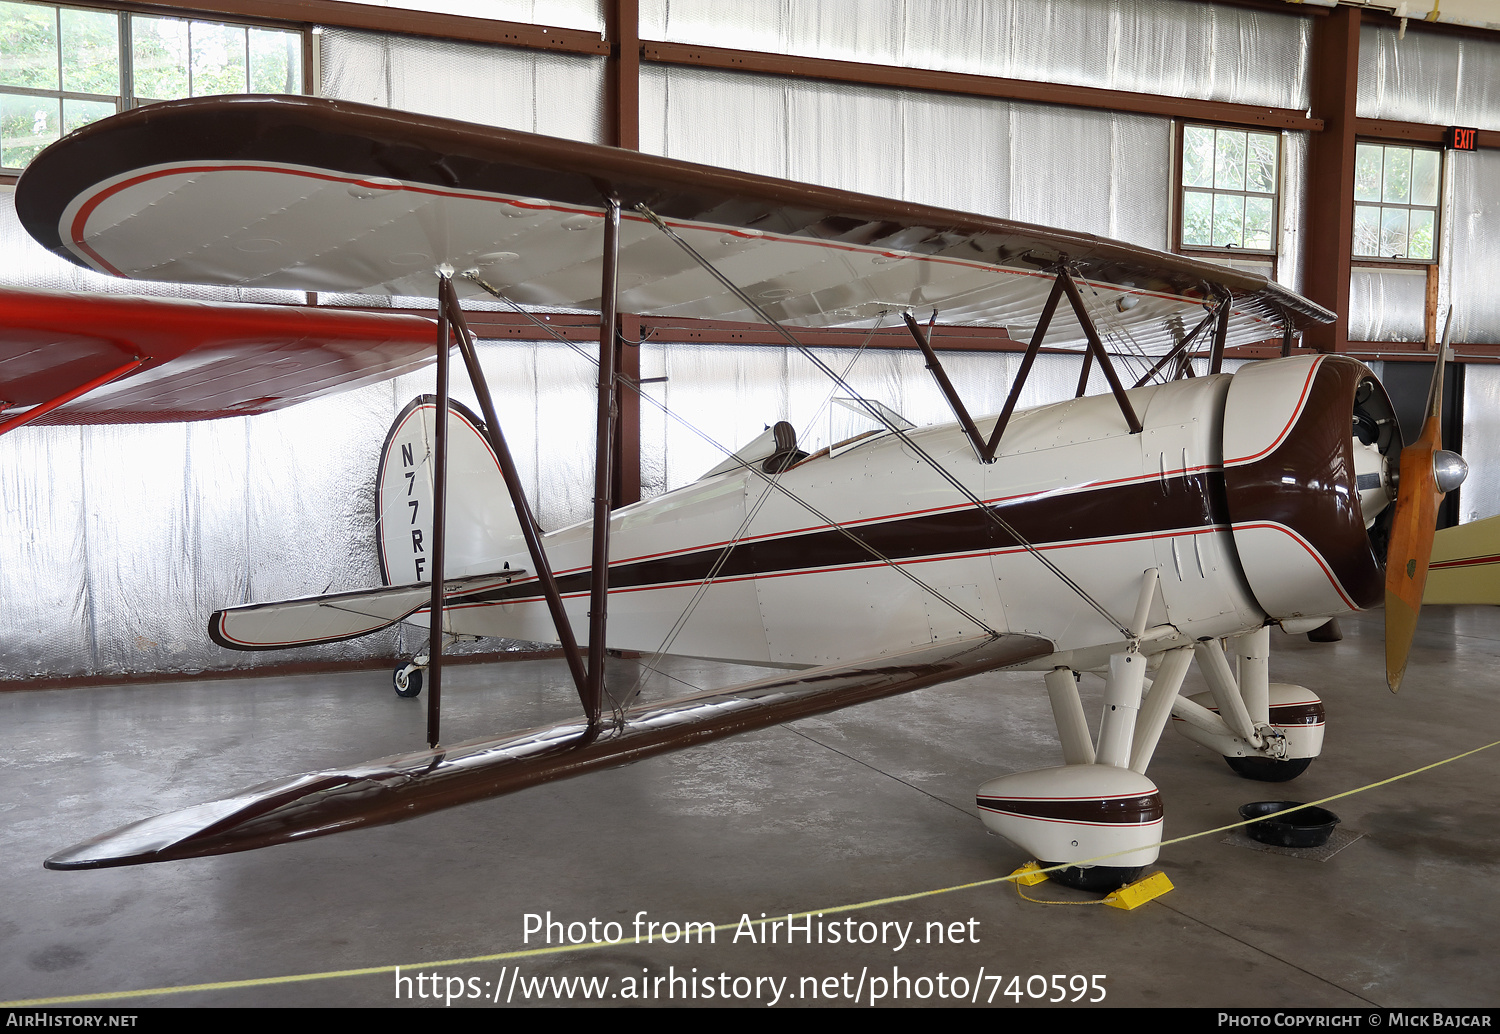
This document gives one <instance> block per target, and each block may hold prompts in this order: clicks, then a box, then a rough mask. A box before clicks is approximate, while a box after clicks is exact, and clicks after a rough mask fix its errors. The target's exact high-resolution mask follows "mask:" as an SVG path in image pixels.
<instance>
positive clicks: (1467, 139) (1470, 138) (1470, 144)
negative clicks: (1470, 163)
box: [1445, 126, 1479, 151]
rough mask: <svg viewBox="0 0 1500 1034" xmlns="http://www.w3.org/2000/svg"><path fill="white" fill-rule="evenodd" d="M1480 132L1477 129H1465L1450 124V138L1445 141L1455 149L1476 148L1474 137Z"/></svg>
mask: <svg viewBox="0 0 1500 1034" xmlns="http://www.w3.org/2000/svg"><path fill="white" fill-rule="evenodd" d="M1478 134H1479V131H1478V130H1477V129H1464V128H1463V127H1462V126H1449V127H1448V139H1447V140H1446V141H1445V143H1446V144H1447V145H1448V146H1449V147H1450V148H1452V149H1453V150H1455V151H1472V150H1474V138H1475V137H1476V136H1477V135H1478Z"/></svg>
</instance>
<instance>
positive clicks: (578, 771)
mask: <svg viewBox="0 0 1500 1034" xmlns="http://www.w3.org/2000/svg"><path fill="white" fill-rule="evenodd" d="M1052 649H1053V645H1052V643H1050V642H1048V641H1047V640H1045V639H1040V638H1038V637H1036V636H1029V635H1004V636H999V637H996V638H979V639H975V638H969V639H961V640H949V641H947V642H943V643H933V644H931V645H930V646H924V647H920V648H917V649H913V650H907V651H905V652H901V653H892V654H886V655H883V656H880V657H874V658H869V659H867V660H864V661H860V662H857V663H854V664H843V665H834V666H831V667H826V668H814V669H812V670H809V671H801V672H797V673H794V674H791V675H777V676H774V677H772V678H769V679H763V680H761V681H759V682H752V683H748V684H746V685H742V686H735V687H733V688H730V689H725V690H714V691H712V692H708V693H700V694H698V695H696V696H691V697H685V698H683V699H680V700H673V701H669V702H667V703H657V704H647V705H644V706H641V707H637V708H635V709H633V710H631V711H630V712H628V713H627V714H626V715H625V720H624V721H623V722H621V723H619V724H616V725H611V726H608V727H606V728H604V729H601V730H598V732H597V735H590V734H589V732H588V730H587V728H586V726H585V724H584V723H583V722H582V721H569V722H560V723H558V724H557V725H552V726H548V727H546V728H542V729H533V730H531V731H530V732H523V733H512V734H510V735H507V736H501V737H498V738H495V739H488V740H477V741H474V742H471V743H464V744H459V745H458V746H454V747H438V748H435V749H433V750H423V751H418V752H416V753H413V754H402V755H398V756H396V757H389V758H382V759H380V760H379V761H370V762H366V763H365V764H362V765H353V766H350V767H348V768H340V769H331V770H328V771H324V772H310V773H307V774H306V775H299V776H292V777H290V778H287V779H282V780H277V781H273V782H269V783H262V784H260V785H259V786H253V787H250V788H248V789H246V790H242V791H240V792H239V793H236V794H232V795H231V796H229V797H227V798H224V799H223V800H218V801H211V802H209V803H207V804H200V805H198V806H197V807H194V808H188V809H186V810H184V811H178V812H173V813H171V814H168V815H158V816H156V817H155V818H149V819H143V820H142V821H140V822H133V823H131V824H130V825H128V826H122V827H121V828H119V829H117V830H115V831H113V832H111V833H106V834H104V835H103V836H100V837H95V838H94V839H93V840H89V841H87V842H85V843H82V844H78V845H76V846H74V847H70V848H68V849H67V850H65V851H60V852H58V853H57V854H55V855H53V856H52V857H51V858H49V859H47V862H46V865H47V867H48V868H49V869H98V868H105V867H108V866H113V865H134V864H137V863H141V862H160V861H169V860H172V859H177V858H196V857H200V856H202V855H211V854H228V853H230V852H233V851H248V850H251V849H253V848H257V847H269V846H271V845H272V844H284V843H289V842H291V841H293V840H303V839H306V838H307V837H312V836H321V835H323V834H326V833H337V832H340V831H342V830H346V829H356V828H358V827H361V826H378V825H383V824H386V823H390V822H399V821H401V820H402V819H408V818H413V817H415V816H417V815H422V814H425V813H427V812H430V811H437V810H439V809H441V808H451V807H453V806H454V805H458V804H467V803H469V802H470V801H477V800H483V799H484V798H486V797H496V796H499V795H501V794H506V793H513V792H514V791H516V790H522V789H525V788H526V787H528V786H535V785H537V784H539V783H545V782H549V781H551V780H554V779H564V778H567V777H568V776H574V775H582V774H584V773H585V772H592V771H594V770H595V769H600V768H609V767H612V766H615V765H623V764H627V763H629V762H632V761H639V760H641V759H642V758H646V757H650V756H652V755H653V754H661V753H665V752H667V751H672V750H680V749H682V748H684V747H689V746H694V745H696V744H699V743H706V742H708V741H709V740H715V739H722V738H723V737H725V736H733V735H735V734H736V733H741V732H749V731H751V730H753V729H763V728H766V727H767V726H771V725H777V724H779V723H781V722H789V721H794V720H796V719H798V718H806V717H809V716H811V715H815V714H822V713H824V712H827V711H833V710H836V709H838V708H841V707H848V706H850V705H852V704H860V703H864V702H865V701H868V700H876V699H879V698H881V697H887V696H893V695H895V694H897V693H905V692H908V691H909V690H913V689H920V688H922V687H923V686H931V685H936V684H937V683H940V682H951V681H952V680H954V679H960V678H964V677H965V676H967V675H976V674H978V673H980V672H984V671H992V670H994V669H996V668H1003V667H1007V666H1009V665H1013V664H1021V663H1023V662H1025V661H1028V660H1033V659H1035V658H1037V657H1044V656H1046V655H1047V654H1049V653H1051V652H1052Z"/></svg>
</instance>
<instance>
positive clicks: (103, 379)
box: [0, 358, 146, 434]
mask: <svg viewBox="0 0 1500 1034" xmlns="http://www.w3.org/2000/svg"><path fill="white" fill-rule="evenodd" d="M145 363H146V360H145V359H141V358H135V359H132V360H130V362H128V363H125V364H124V365H123V366H119V367H116V368H115V369H113V370H110V371H109V372H108V373H103V374H100V375H99V376H98V377H95V378H94V379H93V380H91V381H85V382H84V383H82V384H80V385H78V386H77V387H76V388H69V389H68V390H67V391H65V392H63V393H62V394H61V395H59V396H57V397H56V398H54V399H49V400H47V401H46V402H43V403H42V404H41V405H38V406H32V407H31V408H30V409H28V410H27V411H26V412H24V413H22V414H21V415H20V416H13V417H11V418H10V419H9V420H6V421H4V422H0V434H4V433H5V432H6V431H13V430H15V429H16V428H17V427H20V426H21V425H23V424H29V423H30V422H31V421H33V420H35V419H36V418H37V417H39V416H45V415H46V414H48V413H50V412H52V411H53V410H54V409H56V408H57V407H58V406H61V405H63V404H65V403H68V402H72V401H73V400H74V399H76V398H78V397H80V396H82V395H87V394H88V393H89V392H91V391H93V390H94V389H95V388H97V387H100V386H102V385H105V384H108V383H109V382H110V381H112V380H114V379H115V378H117V377H123V376H125V375H126V374H127V373H129V372H130V371H132V370H134V369H136V368H137V367H140V366H143V365H145ZM6 405H7V404H6V403H5V402H0V409H4V408H5V406H6Z"/></svg>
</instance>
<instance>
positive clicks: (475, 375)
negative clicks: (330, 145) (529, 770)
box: [427, 198, 620, 747]
mask: <svg viewBox="0 0 1500 1034" xmlns="http://www.w3.org/2000/svg"><path fill="white" fill-rule="evenodd" d="M619 250H620V203H619V202H618V201H617V200H615V199H613V198H611V199H609V205H608V208H607V210H606V212H605V219H604V256H603V258H604V262H603V266H604V274H603V283H602V284H601V286H600V298H601V302H600V308H601V310H602V311H601V314H600V318H599V406H598V430H597V441H596V443H595V445H596V448H595V454H594V461H595V468H594V545H593V558H592V562H591V570H590V578H589V658H588V667H587V669H585V668H584V664H583V657H582V654H581V653H580V651H579V649H578V641H577V639H576V638H575V637H574V635H573V628H572V625H571V624H570V623H569V622H568V615H567V612H566V611H565V610H564V609H563V605H562V596H561V595H560V594H559V593H558V590H557V582H556V580H555V579H554V578H553V575H552V567H551V565H550V564H549V563H548V562H547V555H546V551H545V550H544V549H543V548H542V542H541V536H540V535H539V533H538V530H537V526H536V518H535V516H533V514H532V513H531V508H530V507H529V506H528V505H527V503H526V494H525V492H524V491H523V490H522V488H521V481H520V478H519V477H518V476H517V474H516V469H515V464H514V462H512V460H511V455H510V450H509V449H508V448H506V445H505V436H504V434H503V433H502V432H501V430H500V421H499V418H498V417H497V416H496V414H495V404H494V401H493V400H492V399H491V398H490V392H489V386H488V385H487V384H486V383H485V379H484V373H483V371H482V370H481V369H480V367H479V359H478V356H477V355H476V353H475V351H474V342H473V337H472V335H471V334H470V333H469V328H468V324H467V323H466V322H465V320H464V315H463V308H462V306H460V305H459V303H458V294H457V292H455V291H454V290H453V281H452V279H451V273H452V271H451V270H449V269H445V270H444V271H442V272H440V273H439V276H438V310H439V316H438V405H439V408H440V410H441V412H440V413H439V414H438V425H437V456H436V458H435V465H436V468H437V471H436V476H435V484H434V487H433V495H434V497H435V507H436V508H435V510H434V514H433V528H434V532H435V534H434V543H433V551H432V561H433V575H432V577H433V583H432V584H433V589H432V605H431V606H432V626H431V628H432V630H431V645H430V647H429V656H430V658H431V659H430V660H429V661H428V674H429V679H430V685H431V689H430V690H429V694H430V695H429V696H428V698H427V745H428V746H429V747H436V746H437V745H438V742H439V721H440V711H441V707H442V697H441V676H442V671H441V668H442V636H443V615H442V606H443V543H444V538H445V533H446V526H445V520H444V510H445V506H444V503H445V498H444V496H445V492H446V487H447V486H446V482H447V463H448V460H447V444H448V348H447V345H448V341H449V337H450V335H451V336H453V337H456V338H457V339H458V342H459V349H460V350H461V351H462V352H463V356H464V363H465V364H466V365H467V367H468V370H469V380H470V382H471V383H472V384H473V387H474V393H475V395H477V396H478V397H479V405H480V408H481V410H482V412H483V413H484V420H485V425H486V427H485V435H486V437H487V438H488V439H489V442H490V447H491V448H492V449H493V450H494V452H495V458H496V460H497V461H498V462H499V464H500V473H501V476H502V477H503V478H504V479H505V487H506V488H507V489H508V490H509V491H510V495H511V502H512V503H513V505H514V506H515V507H516V515H517V517H519V518H520V524H521V533H522V536H523V537H524V538H525V539H526V548H527V550H528V551H530V553H531V561H532V564H533V565H534V566H535V567H536V571H537V580H538V581H539V582H540V583H541V586H542V594H543V595H544V596H545V597H546V599H547V609H548V611H549V612H550V613H551V615H552V623H553V625H554V626H555V627H556V630H557V638H558V641H559V642H560V643H561V644H562V648H563V653H564V655H565V656H566V657H567V659H568V669H569V671H570V672H571V673H572V675H573V682H574V684H575V685H576V686H577V687H578V698H579V701H580V702H581V703H582V704H583V713H584V718H585V719H586V722H587V724H586V726H585V729H584V732H583V742H585V743H586V742H589V741H591V740H592V739H593V738H594V737H595V736H597V735H598V733H599V728H600V725H599V714H600V710H601V706H600V705H601V701H602V700H603V698H604V656H605V654H604V642H605V618H606V616H607V612H608V607H609V504H610V494H611V493H610V484H611V473H612V467H613V463H612V456H613V452H614V450H613V444H614V428H615V407H614V392H615V347H614V346H615V321H616V313H615V304H616V294H617V283H618V279H619V276H618V268H619Z"/></svg>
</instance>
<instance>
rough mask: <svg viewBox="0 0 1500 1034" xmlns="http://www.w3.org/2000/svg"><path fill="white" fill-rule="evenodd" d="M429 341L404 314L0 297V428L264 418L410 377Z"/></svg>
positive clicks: (416, 319) (30, 294) (422, 327)
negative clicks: (334, 395)
mask: <svg viewBox="0 0 1500 1034" xmlns="http://www.w3.org/2000/svg"><path fill="white" fill-rule="evenodd" d="M435 341H436V332H435V330H434V324H433V322H432V321H431V320H428V319H423V318H422V317H420V316H410V315H405V314H401V313H389V314H372V313H366V312H352V311H340V310H337V309H315V308H307V307H302V306H290V305H233V304H227V303H214V302H195V301H174V300H167V299H148V298H132V297H124V296H118V295H79V294H61V293H53V292H48V291H14V290H0V429H3V428H4V426H5V425H6V424H7V423H14V424H20V423H35V424H101V423H142V422H148V421H167V420H201V419H208V418H211V417H221V416H247V415H249V414H253V413H265V412H268V411H270V410H273V409H280V408H281V407H283V406H289V405H293V404H294V403H297V402H304V401H306V400H308V399H314V398H317V397H319V396H320V395H327V394H329V393H330V392H335V391H342V390H344V389H347V388H354V387H358V386H359V385H361V384H370V383H374V382H376V381H380V380H384V379H386V378H389V377H394V376H395V375H397V374H400V373H406V372H409V371H411V370H414V369H417V368H419V367H421V366H422V365H424V364H426V363H430V362H432V358H433V348H434V342H435ZM91 385H93V387H92V388H90V386H91ZM80 389H83V390H82V393H80ZM37 407H40V408H41V409H42V411H41V412H37V411H36V409H37ZM28 414H30V416H29V418H28ZM7 418H9V419H7Z"/></svg>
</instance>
